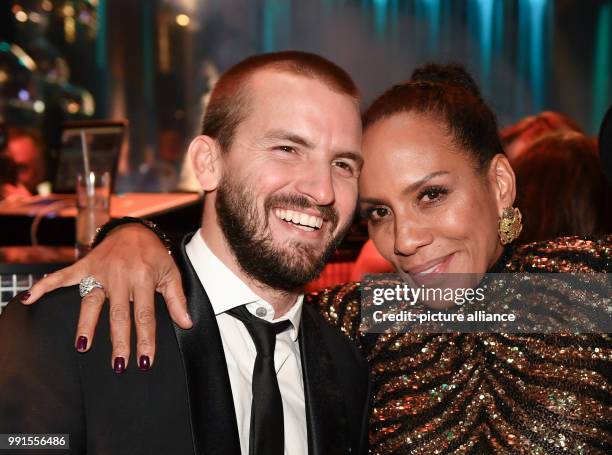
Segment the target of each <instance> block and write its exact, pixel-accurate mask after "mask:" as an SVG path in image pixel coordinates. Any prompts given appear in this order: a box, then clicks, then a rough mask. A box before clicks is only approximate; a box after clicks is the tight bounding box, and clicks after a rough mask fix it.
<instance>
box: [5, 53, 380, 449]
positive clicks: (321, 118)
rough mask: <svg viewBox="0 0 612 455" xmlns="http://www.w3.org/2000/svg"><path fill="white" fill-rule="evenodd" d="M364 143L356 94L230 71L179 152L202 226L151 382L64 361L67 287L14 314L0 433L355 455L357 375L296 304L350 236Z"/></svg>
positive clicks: (280, 66)
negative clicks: (180, 308)
mask: <svg viewBox="0 0 612 455" xmlns="http://www.w3.org/2000/svg"><path fill="white" fill-rule="evenodd" d="M360 142H361V122H360V117H359V108H358V102H357V91H356V89H355V86H354V84H353V82H352V81H351V80H350V78H349V76H348V75H347V74H346V73H345V72H344V71H343V70H341V69H340V68H338V67H337V66H335V65H334V64H332V63H331V62H328V61H327V60H325V59H323V58H321V57H318V56H315V55H312V54H305V53H299V52H284V53H277V54H267V55H263V56H256V57H252V58H250V59H247V60H245V61H243V62H241V63H239V64H238V65H236V66H234V67H233V68H231V69H230V70H229V71H228V72H226V73H225V74H224V75H223V77H222V78H221V79H220V80H219V82H218V84H217V86H216V87H215V89H214V91H213V93H212V96H211V100H210V103H209V106H208V108H207V111H206V114H205V118H204V123H203V133H202V135H200V136H198V137H197V138H196V139H194V140H193V142H192V143H191V145H190V150H189V153H190V155H191V158H192V163H193V166H194V169H195V172H196V176H197V177H198V180H199V181H200V183H201V185H202V188H203V190H204V192H205V196H204V214H203V221H202V226H201V228H200V229H199V230H198V231H197V232H196V233H194V234H191V235H189V236H187V237H186V238H185V239H184V240H183V243H182V245H181V248H180V251H178V252H177V256H176V260H177V263H178V265H179V268H180V270H181V273H182V276H183V286H184V289H185V291H186V295H187V300H188V308H189V313H190V314H191V318H192V321H193V327H192V328H190V329H188V330H184V329H181V328H179V327H178V326H175V325H174V324H173V323H172V322H171V319H170V317H169V314H168V311H167V309H166V305H165V302H164V300H163V299H162V298H161V297H160V296H157V298H156V302H155V307H156V315H157V318H158V319H157V323H156V330H157V351H156V355H155V368H152V369H150V371H148V372H147V373H143V372H141V371H138V370H137V369H136V368H126V367H127V365H126V358H125V357H122V356H116V355H113V356H112V359H113V360H112V366H113V370H114V371H113V370H111V369H109V368H108V367H107V366H106V365H107V362H106V359H108V358H109V357H111V348H110V346H109V345H108V343H104V342H101V343H97V344H96V345H92V344H91V340H82V339H79V343H80V344H79V346H81V347H83V348H84V347H88V346H91V349H90V351H89V353H88V354H86V355H82V354H79V353H77V352H76V351H74V350H73V349H71V345H72V330H73V328H74V327H75V326H76V325H77V320H78V312H79V305H80V298H79V293H78V290H77V289H76V288H74V287H72V288H66V289H63V290H60V291H56V292H53V293H51V294H49V295H48V296H46V297H45V300H46V302H41V303H42V304H39V305H36V306H32V307H25V306H22V305H19V304H17V303H11V304H9V305H8V307H7V308H6V309H5V313H4V314H3V315H2V317H0V370H1V371H2V373H1V375H0V433H67V434H69V435H70V450H71V452H72V453H85V452H87V453H96V454H98V453H111V454H123V453H125V454H140V453H143V454H145V453H146V454H156V453H159V454H223V455H226V454H240V453H242V454H250V455H282V454H291V455H299V454H306V453H311V454H320V455H323V454H336V453H337V454H340V453H343V454H345V453H366V452H367V417H368V400H369V398H368V395H369V393H368V392H369V379H368V369H367V363H366V361H365V359H364V358H363V357H362V356H361V354H360V353H359V352H358V351H357V349H356V348H355V347H354V346H353V345H352V344H350V342H349V341H348V340H347V339H346V337H344V335H342V334H341V333H339V332H337V331H336V329H333V328H331V327H329V326H328V325H327V324H326V323H325V322H324V321H323V320H322V318H321V317H320V316H319V315H318V314H317V313H316V312H315V311H314V310H313V309H312V308H309V307H305V306H302V296H301V295H300V293H301V289H302V288H303V286H304V284H305V283H307V282H308V281H310V280H311V279H312V278H314V277H315V276H317V275H318V273H319V271H320V270H321V268H322V267H323V265H324V264H325V261H326V259H327V258H328V257H329V255H330V254H332V253H333V251H334V250H335V247H336V245H337V243H338V241H339V240H340V239H341V238H342V236H343V235H344V233H345V231H346V229H347V228H348V226H349V225H350V222H351V220H352V215H353V212H354V209H355V201H356V196H357V177H358V174H359V168H360V165H361V154H360V146H361V144H360ZM128 228H129V227H126V229H128ZM151 235H153V234H151ZM120 272H121V271H117V273H120ZM143 279H151V277H143ZM93 292H102V291H101V290H99V289H96V290H94V291H93ZM134 298H135V299H138V298H140V296H134ZM111 303H112V302H111ZM109 313H110V314H111V317H113V318H117V317H122V315H117V314H113V308H112V305H111V307H110V310H109V309H108V306H105V308H104V309H103V311H102V316H101V317H102V321H101V322H102V324H99V325H98V328H97V330H96V337H100V339H102V340H104V339H106V338H107V337H108V336H110V335H111V334H109V333H108V327H109V324H108V318H109ZM124 316H125V315H124ZM81 343H82V344H81ZM132 348H133V347H132ZM113 354H114V353H113ZM150 363H151V359H149V358H148V357H147V356H141V357H140V359H139V361H138V366H139V368H140V369H143V370H146V369H149V367H150V366H151V365H150ZM20 453H24V452H20ZM35 453H42V452H40V451H36V452H35Z"/></svg>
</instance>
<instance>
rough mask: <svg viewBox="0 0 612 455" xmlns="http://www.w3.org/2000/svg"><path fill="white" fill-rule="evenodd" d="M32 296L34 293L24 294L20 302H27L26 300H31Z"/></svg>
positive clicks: (27, 292)
mask: <svg viewBox="0 0 612 455" xmlns="http://www.w3.org/2000/svg"><path fill="white" fill-rule="evenodd" d="M31 295H32V293H31V292H30V291H26V292H24V293H23V294H22V295H21V297H20V300H21V301H22V302H25V301H26V300H28V299H29V298H30V296H31Z"/></svg>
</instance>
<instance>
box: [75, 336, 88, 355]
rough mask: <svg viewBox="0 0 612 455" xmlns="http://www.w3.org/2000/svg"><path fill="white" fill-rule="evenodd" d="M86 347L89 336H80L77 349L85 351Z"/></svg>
mask: <svg viewBox="0 0 612 455" xmlns="http://www.w3.org/2000/svg"><path fill="white" fill-rule="evenodd" d="M85 349H87V337H84V336H80V337H79V338H78V339H77V351H79V352H85Z"/></svg>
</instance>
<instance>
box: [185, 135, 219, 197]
mask: <svg viewBox="0 0 612 455" xmlns="http://www.w3.org/2000/svg"><path fill="white" fill-rule="evenodd" d="M187 153H189V158H190V160H191V165H192V166H193V171H194V173H195V176H196V178H197V179H198V182H200V185H201V186H202V189H203V190H204V192H208V191H214V190H216V189H217V186H218V185H219V181H220V180H221V175H222V173H223V170H222V160H221V147H219V143H218V142H217V141H216V140H215V139H213V138H212V137H210V136H205V135H201V136H198V137H196V138H195V139H194V140H193V141H191V144H189V149H188V151H187Z"/></svg>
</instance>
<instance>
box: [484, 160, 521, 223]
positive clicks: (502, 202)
mask: <svg viewBox="0 0 612 455" xmlns="http://www.w3.org/2000/svg"><path fill="white" fill-rule="evenodd" d="M489 182H490V183H491V187H492V189H493V196H494V197H495V201H496V203H497V211H498V213H499V214H500V216H501V214H502V212H503V210H504V209H505V208H506V207H512V205H513V204H514V199H515V198H516V177H515V175H514V170H512V166H511V165H510V161H508V158H507V157H506V155H502V154H501V153H500V154H497V155H495V156H494V157H493V159H492V160H491V164H490V166H489Z"/></svg>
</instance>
